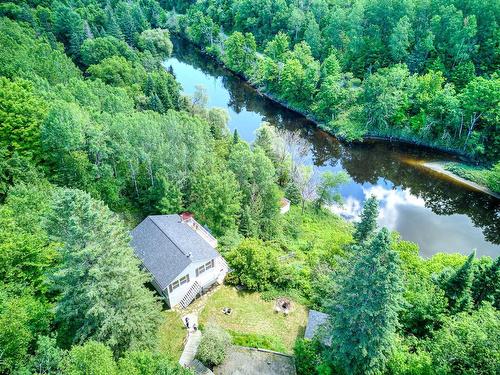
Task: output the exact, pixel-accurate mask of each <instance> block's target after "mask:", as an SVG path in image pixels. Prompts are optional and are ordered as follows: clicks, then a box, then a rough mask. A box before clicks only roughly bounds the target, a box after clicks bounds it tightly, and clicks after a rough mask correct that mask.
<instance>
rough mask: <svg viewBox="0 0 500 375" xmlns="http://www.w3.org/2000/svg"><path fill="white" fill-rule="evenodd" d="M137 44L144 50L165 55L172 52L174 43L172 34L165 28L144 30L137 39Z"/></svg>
mask: <svg viewBox="0 0 500 375" xmlns="http://www.w3.org/2000/svg"><path fill="white" fill-rule="evenodd" d="M137 46H138V47H139V48H140V49H141V50H142V51H149V52H151V53H153V54H158V55H161V56H163V57H168V56H170V55H171V54H172V49H173V45H172V42H171V41H170V34H169V32H168V30H165V29H150V30H144V31H143V32H142V33H141V35H139V38H138V40H137Z"/></svg>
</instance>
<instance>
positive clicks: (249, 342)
mask: <svg viewBox="0 0 500 375" xmlns="http://www.w3.org/2000/svg"><path fill="white" fill-rule="evenodd" d="M229 333H230V334H231V337H232V338H233V344H234V345H240V346H247V347H249V348H261V349H268V350H273V351H275V352H280V353H284V352H286V347H285V345H284V344H283V342H282V341H281V339H279V338H278V337H275V336H266V335H258V334H255V333H242V332H236V331H229Z"/></svg>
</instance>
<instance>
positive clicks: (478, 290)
mask: <svg viewBox="0 0 500 375" xmlns="http://www.w3.org/2000/svg"><path fill="white" fill-rule="evenodd" d="M476 273H477V276H476V277H475V278H474V281H473V282H472V298H473V300H474V306H475V307H479V305H481V302H483V301H488V302H491V303H492V304H493V305H494V306H495V307H496V308H498V307H499V306H500V256H499V257H497V258H496V259H495V261H494V262H493V263H492V264H490V265H481V266H480V267H479V270H478V271H477V272H476Z"/></svg>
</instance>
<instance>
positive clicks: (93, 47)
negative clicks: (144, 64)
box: [80, 36, 137, 66]
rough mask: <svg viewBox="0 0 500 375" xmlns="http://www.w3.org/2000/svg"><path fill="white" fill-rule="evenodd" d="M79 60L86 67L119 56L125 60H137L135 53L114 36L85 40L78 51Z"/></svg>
mask: <svg viewBox="0 0 500 375" xmlns="http://www.w3.org/2000/svg"><path fill="white" fill-rule="evenodd" d="M80 56H81V57H80V58H81V60H82V63H83V64H84V65H86V66H90V65H96V64H99V63H100V62H101V61H103V60H104V59H107V58H109V57H113V56H121V57H124V58H125V59H127V60H131V61H134V60H136V59H137V57H136V54H135V52H134V51H133V50H132V49H131V48H130V47H129V46H128V45H127V43H125V42H124V41H123V40H120V39H117V38H115V37H114V36H105V37H98V38H94V39H86V40H85V41H84V42H83V44H82V48H81V50H80Z"/></svg>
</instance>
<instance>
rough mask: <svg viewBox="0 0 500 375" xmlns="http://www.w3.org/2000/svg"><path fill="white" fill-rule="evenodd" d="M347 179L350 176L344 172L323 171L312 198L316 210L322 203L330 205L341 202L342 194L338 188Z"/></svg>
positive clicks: (348, 179) (346, 181)
mask: <svg viewBox="0 0 500 375" xmlns="http://www.w3.org/2000/svg"><path fill="white" fill-rule="evenodd" d="M349 181H350V177H349V175H348V174H347V173H345V172H338V173H331V172H325V173H323V174H322V175H321V182H320V183H319V185H318V187H317V188H316V199H315V200H314V207H315V208H316V210H317V211H319V210H320V209H321V208H322V207H323V206H324V205H327V206H330V205H332V204H334V203H337V204H338V203H341V202H342V195H340V193H339V191H338V189H339V187H340V186H341V185H343V184H346V183H348V182H349Z"/></svg>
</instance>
